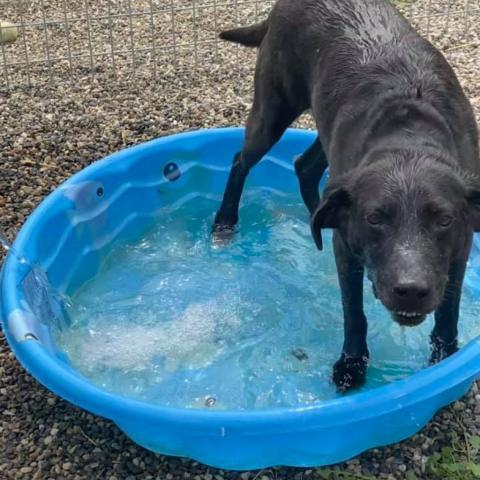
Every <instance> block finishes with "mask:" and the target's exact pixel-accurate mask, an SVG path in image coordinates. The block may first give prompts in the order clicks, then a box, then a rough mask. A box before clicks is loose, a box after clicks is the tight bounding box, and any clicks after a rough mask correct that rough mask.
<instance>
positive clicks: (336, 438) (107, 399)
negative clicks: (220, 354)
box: [0, 128, 480, 470]
mask: <svg viewBox="0 0 480 480" xmlns="http://www.w3.org/2000/svg"><path fill="white" fill-rule="evenodd" d="M243 135H244V132H243V129H239V128H228V129H218V130H204V131H197V132H191V133H185V134H179V135H173V136H169V137H164V138H160V139H158V140H154V141H152V142H149V143H146V144H143V145H139V146H137V147H134V148H130V149H127V150H124V151H122V152H120V153H116V154H114V155H111V156H110V157H108V158H106V159H104V160H101V161H99V162H97V163H95V164H93V165H92V166H90V167H88V168H86V169H85V170H84V171H82V172H80V173H79V174H77V175H75V176H73V177H72V178H71V179H70V180H68V181H67V182H66V183H65V184H63V185H62V186H60V187H59V188H58V189H57V190H56V191H55V192H53V193H52V194H51V195H50V196H49V197H48V198H47V199H46V200H45V201H44V202H43V203H42V204H41V205H40V206H39V207H38V208H37V210H36V211H35V212H34V213H33V214H32V215H31V217H30V218H29V219H28V221H27V222H26V224H25V226H24V227H23V228H22V230H21V232H20V233H19V235H18V237H17V239H16V241H15V244H14V249H15V251H16V252H17V254H19V255H20V256H24V257H26V258H28V259H29V260H30V261H31V262H35V263H36V264H38V265H40V266H41V267H42V268H43V269H44V270H45V271H46V272H47V273H48V277H49V280H50V283H51V284H52V285H53V286H54V287H55V288H56V289H58V290H59V291H62V292H66V293H68V294H71V293H73V292H75V291H76V290H77V289H78V288H79V287H80V286H82V285H83V284H85V282H86V281H88V280H89V279H91V278H92V277H94V276H95V274H96V272H97V271H98V269H99V266H100V263H101V261H102V258H103V257H104V256H105V255H106V254H107V253H108V251H109V250H110V249H111V248H112V245H116V244H122V243H125V242H130V241H134V240H135V239H138V238H139V237H141V235H142V234H143V233H144V232H145V231H147V230H148V229H149V228H151V227H152V225H153V224H154V223H155V217H156V215H157V213H158V211H159V210H160V209H162V208H164V207H165V206H168V205H172V204H174V203H175V202H178V201H180V200H181V199H185V198H186V197H191V196H202V195H208V196H212V198H213V197H214V198H220V196H221V194H222V193H223V189H224V185H225V181H226V177H227V175H228V172H229V168H230V165H231V161H232V157H233V155H234V153H235V152H237V151H238V150H239V149H240V148H241V144H242V141H243ZM314 139H315V133H314V132H310V131H301V130H289V131H287V133H286V134H285V135H284V136H283V138H282V140H281V141H280V142H279V143H278V144H277V145H276V146H275V147H274V148H273V150H272V151H271V152H270V153H269V155H268V156H267V157H266V159H265V160H264V161H263V162H262V163H261V164H260V165H259V166H258V167H256V169H255V170H254V171H253V172H252V174H251V177H250V178H249V180H248V181H249V188H251V187H252V185H257V186H266V187H268V188H272V189H277V190H282V191H295V192H296V191H297V190H298V186H297V180H296V178H295V175H294V172H293V168H292V164H293V159H294V158H295V157H296V156H297V155H299V154H301V153H302V152H304V151H305V150H306V149H307V148H308V147H309V146H310V144H311V143H312V142H313V140H314ZM204 169H208V170H210V173H211V175H209V177H208V181H204V182H197V181H196V180H195V177H196V175H197V174H198V172H201V171H202V170H204ZM160 193H161V194H160ZM312 248H314V246H313V243H312ZM324 254H329V255H330V254H331V252H328V253H324ZM477 255H478V246H477V241H476V242H475V246H474V252H473V253H472V257H473V258H476V256H477ZM29 270H30V268H29V267H28V265H26V264H25V263H22V262H21V261H19V260H18V258H17V257H16V256H14V255H12V254H10V255H9V256H8V257H7V259H6V261H5V263H4V266H3V271H2V277H1V296H0V298H1V300H2V304H1V318H2V324H3V330H4V332H5V335H6V337H7V340H8V343H9V344H10V346H11V348H12V350H13V351H14V353H15V355H16V356H17V358H18V359H19V361H20V362H21V363H22V365H23V366H24V367H25V368H26V369H27V370H28V371H29V372H30V373H31V374H32V375H33V376H34V377H35V378H36V379H37V380H38V381H39V382H41V383H42V384H43V385H44V386H45V387H47V388H48V389H50V390H51V391H52V392H54V393H56V394H57V395H59V396H61V397H62V398H64V399H66V400H68V401H69V402H71V403H73V404H75V405H77V406H79V407H82V408H84V409H86V410H88V411H90V412H92V413H94V414H97V415H101V416H103V417H106V418H108V419H111V420H112V421H114V422H115V423H116V424H117V425H118V426H119V427H120V428H121V429H122V430H123V431H124V432H125V433H126V434H127V435H128V436H129V437H131V438H132V439H133V440H134V441H135V442H137V443H138V444H140V445H142V446H143V447H145V448H148V449H150V450H153V451H155V452H159V453H162V454H167V455H177V456H183V457H189V458H192V459H195V460H198V461H200V462H203V463H205V464H208V465H212V466H215V467H220V468H224V469H238V470H241V469H256V468H263V467H269V466H274V465H288V466H321V465H327V464H333V463H337V462H340V461H343V460H346V459H349V458H351V457H353V456H355V455H357V454H359V453H360V452H363V451H365V450H367V449H369V448H372V447H379V446H383V445H387V444H391V443H394V442H398V441H400V440H403V439H406V438H407V437H409V436H411V435H413V434H414V433H415V432H417V431H418V430H419V429H421V428H422V427H423V426H424V425H425V424H426V423H427V422H428V421H429V420H430V419H431V418H432V416H433V415H434V413H435V412H436V411H437V410H438V409H439V408H441V407H443V406H445V405H447V404H449V403H450V402H452V401H454V400H456V399H458V398H460V397H461V396H462V395H463V394H465V393H466V392H467V390H468V389H469V387H470V386H471V385H472V382H473V381H474V380H475V379H476V378H477V376H478V374H479V372H480V343H479V340H478V339H475V340H473V341H470V342H469V343H468V344H467V345H466V346H464V347H463V348H462V349H461V350H460V351H459V352H458V353H456V354H455V355H453V356H452V357H450V358H448V359H447V360H445V361H443V362H441V363H440V364H438V365H436V366H433V367H431V368H427V369H424V370H422V371H420V372H419V373H416V374H414V375H412V376H409V377H408V378H406V379H403V380H400V381H395V382H393V383H390V384H387V385H385V386H382V387H379V388H375V389H370V390H368V389H367V390H361V391H359V392H357V393H354V394H350V395H347V396H344V397H338V398H334V399H332V400H328V401H325V402H320V403H317V404H314V405H312V406H308V407H302V408H276V409H266V410H265V409H264V410H243V411H214V410H208V409H179V408H167V407H162V406H158V405H154V404H148V403H144V402H141V401H138V400H134V399H131V398H126V397H122V396H119V395H116V394H112V393H109V392H108V391H105V390H103V389H101V388H98V387H97V386H95V385H94V384H93V383H90V382H89V381H88V380H87V379H86V378H85V377H83V376H82V375H81V374H80V373H79V372H77V371H76V370H75V369H74V368H73V367H72V366H71V364H70V363H69V361H68V358H66V357H65V355H64V354H63V353H62V352H61V351H59V349H58V348H57V346H56V345H55V341H54V338H53V336H52V335H51V329H50V326H51V322H52V318H51V317H53V316H55V312H54V311H52V308H48V299H47V300H46V299H45V298H43V299H42V298H40V299H39V298H35V292H33V294H32V292H31V291H29V289H30V290H31V287H29V275H30V273H29ZM32 295H33V296H32ZM45 301H46V303H47V306H46V307H45V306H44V308H39V305H40V304H42V302H44V303H45ZM32 302H33V303H35V304H36V307H35V308H33V307H32ZM50 307H51V306H50Z"/></svg>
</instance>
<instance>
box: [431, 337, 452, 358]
mask: <svg viewBox="0 0 480 480" xmlns="http://www.w3.org/2000/svg"><path fill="white" fill-rule="evenodd" d="M430 346H431V355H430V365H434V364H435V363H438V362H441V361H442V360H444V359H445V358H447V357H449V356H450V355H453V354H454V353H455V352H457V351H458V342H457V339H455V340H453V341H452V342H450V343H447V342H445V341H444V340H442V339H440V338H438V337H437V336H436V335H431V337H430Z"/></svg>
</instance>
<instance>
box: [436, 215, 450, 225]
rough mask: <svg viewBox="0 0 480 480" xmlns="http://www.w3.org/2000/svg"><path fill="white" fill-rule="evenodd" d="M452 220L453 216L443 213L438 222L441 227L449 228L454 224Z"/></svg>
mask: <svg viewBox="0 0 480 480" xmlns="http://www.w3.org/2000/svg"><path fill="white" fill-rule="evenodd" d="M452 222H453V217H451V216H450V215H442V216H441V217H440V218H439V219H438V222H437V223H438V225H439V226H440V227H443V228H447V227H449V226H450V225H451V224H452Z"/></svg>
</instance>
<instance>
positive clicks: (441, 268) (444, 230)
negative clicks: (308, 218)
mask: <svg viewBox="0 0 480 480" xmlns="http://www.w3.org/2000/svg"><path fill="white" fill-rule="evenodd" d="M311 225H312V233H313V236H314V239H315V241H316V243H317V246H318V247H319V249H321V248H322V238H321V230H322V228H335V229H338V230H339V232H340V235H341V236H342V238H343V240H344V241H345V242H346V243H347V245H348V247H349V248H350V249H351V251H352V253H353V254H354V255H355V256H356V257H357V258H359V259H360V260H361V262H362V263H363V264H364V265H365V267H366V270H367V274H368V276H369V278H370V280H371V281H372V284H373V288H374V292H375V295H376V296H377V298H379V299H380V300H381V301H382V303H383V304H384V305H385V307H386V308H387V309H388V310H389V311H390V312H391V313H392V316H393V318H394V320H396V321H397V322H398V323H399V324H401V325H406V326H414V325H418V324H420V323H421V322H422V321H423V320H424V319H425V316H426V315H427V314H428V313H430V312H432V311H434V310H435V309H436V308H437V307H438V306H439V304H440V302H441V301H442V299H443V296H444V293H445V287H446V284H447V279H448V273H449V268H450V265H451V262H452V260H454V259H455V258H459V257H460V256H465V255H467V254H468V250H469V248H470V241H471V236H472V231H480V182H477V181H476V179H474V178H472V177H471V176H468V175H466V174H463V173H462V172H461V171H458V170H457V169H455V168H452V167H451V166H449V165H448V163H447V162H443V161H442V159H439V158H435V156H433V155H426V154H415V153H405V152H404V153H395V154H393V153H390V154H389V155H388V156H387V157H385V158H382V159H381V160H377V161H374V162H371V163H369V164H368V165H365V166H363V167H362V168H357V169H355V170H354V171H352V172H351V173H349V174H346V175H343V176H339V177H336V178H334V179H333V180H332V181H331V182H330V184H329V186H328V187H327V189H326V190H325V192H324V196H323V200H322V202H321V203H320V205H319V207H318V209H317V210H316V212H315V213H314V215H313V216H312V224H311Z"/></svg>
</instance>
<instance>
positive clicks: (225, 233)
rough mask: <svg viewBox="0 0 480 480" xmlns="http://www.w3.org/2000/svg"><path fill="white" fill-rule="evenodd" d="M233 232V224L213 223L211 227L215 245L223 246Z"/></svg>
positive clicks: (227, 242) (228, 241)
mask: <svg viewBox="0 0 480 480" xmlns="http://www.w3.org/2000/svg"><path fill="white" fill-rule="evenodd" d="M234 234H235V226H234V225H224V224H222V223H215V224H214V225H213V227H212V242H213V245H214V246H216V247H223V246H225V245H228V244H229V243H230V242H231V240H232V238H233V235H234Z"/></svg>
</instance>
